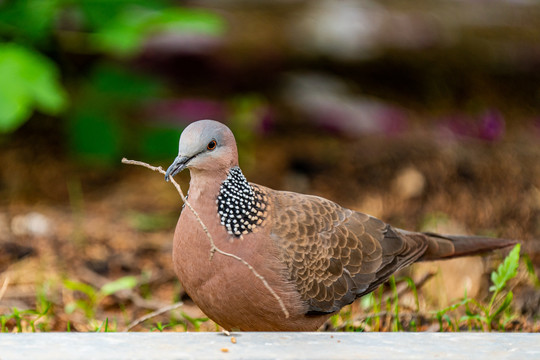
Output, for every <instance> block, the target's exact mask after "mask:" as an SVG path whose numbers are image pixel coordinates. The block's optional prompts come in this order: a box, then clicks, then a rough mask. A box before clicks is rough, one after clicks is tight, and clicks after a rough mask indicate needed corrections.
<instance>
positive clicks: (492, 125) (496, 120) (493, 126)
mask: <svg viewBox="0 0 540 360" xmlns="http://www.w3.org/2000/svg"><path fill="white" fill-rule="evenodd" d="M505 127H506V126H505V121H504V117H503V116H502V114H501V113H500V112H499V111H497V110H488V111H486V112H485V113H484V114H483V115H482V116H481V118H480V121H479V123H478V128H477V136H478V138H480V139H482V140H487V141H495V140H499V139H501V138H502V137H503V136H504V132H505Z"/></svg>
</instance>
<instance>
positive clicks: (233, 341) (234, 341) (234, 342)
mask: <svg viewBox="0 0 540 360" xmlns="http://www.w3.org/2000/svg"><path fill="white" fill-rule="evenodd" d="M231 342H232V343H233V344H236V338H235V337H234V336H233V337H232V338H231Z"/></svg>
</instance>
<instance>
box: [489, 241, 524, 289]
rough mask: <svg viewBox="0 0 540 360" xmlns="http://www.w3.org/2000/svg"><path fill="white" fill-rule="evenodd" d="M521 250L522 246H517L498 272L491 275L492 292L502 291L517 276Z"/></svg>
mask: <svg viewBox="0 0 540 360" xmlns="http://www.w3.org/2000/svg"><path fill="white" fill-rule="evenodd" d="M520 249H521V245H520V244H516V246H514V248H513V249H512V251H510V253H509V254H508V256H507V257H506V258H505V259H504V261H503V262H502V263H501V264H500V265H499V267H498V268H497V270H496V271H494V272H492V273H491V281H492V282H493V286H491V287H490V288H489V290H490V291H501V290H502V289H503V288H504V287H505V286H506V283H507V282H508V280H510V279H512V278H514V277H515V276H516V275H517V268H518V265H519V251H520Z"/></svg>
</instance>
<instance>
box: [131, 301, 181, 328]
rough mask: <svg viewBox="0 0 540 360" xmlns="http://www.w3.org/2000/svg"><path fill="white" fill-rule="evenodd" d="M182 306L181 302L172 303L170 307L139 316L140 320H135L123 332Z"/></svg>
mask: <svg viewBox="0 0 540 360" xmlns="http://www.w3.org/2000/svg"><path fill="white" fill-rule="evenodd" d="M182 305H184V303H183V302H181V301H180V302H177V303H174V304H172V305H168V306H165V307H162V308H161V309H158V310H156V311H152V312H151V313H149V314H146V315H144V316H141V317H140V318H138V319H135V320H133V321H132V322H131V323H130V324H129V325H128V326H127V327H126V330H125V331H129V330H131V329H133V328H134V327H135V326H137V325H139V324H142V323H143V322H145V321H146V320H148V319H151V318H153V317H154V316H158V315H161V314H163V313H166V312H168V311H172V310H174V309H178V308H179V307H180V306H182Z"/></svg>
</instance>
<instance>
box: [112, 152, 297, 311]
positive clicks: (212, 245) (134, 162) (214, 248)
mask: <svg viewBox="0 0 540 360" xmlns="http://www.w3.org/2000/svg"><path fill="white" fill-rule="evenodd" d="M122 163H124V164H130V165H139V166H143V167H145V168H148V169H150V170H153V171H157V172H159V173H162V174H163V175H165V171H164V170H163V169H162V168H161V166H152V165H149V164H147V163H145V162H142V161H137V160H128V159H126V158H123V159H122ZM170 179H171V182H172V184H173V185H174V187H175V188H176V190H177V191H178V193H179V194H180V197H181V198H182V201H183V202H184V204H186V206H187V207H188V208H189V210H191V212H192V213H193V215H195V218H197V221H198V222H199V224H200V225H201V227H202V229H203V231H204V232H205V233H206V236H207V237H208V241H210V259H212V256H213V255H214V253H216V252H217V253H218V254H221V255H224V256H228V257H231V258H233V259H235V260H238V261H240V262H241V263H242V264H244V265H245V266H247V267H248V269H249V270H251V272H252V273H253V275H255V276H256V277H257V278H258V279H259V280H261V282H262V283H263V285H264V286H265V287H266V288H267V289H268V291H269V292H270V293H271V294H272V296H273V297H274V298H276V300H277V301H278V303H279V306H281V310H282V311H283V313H284V314H285V317H286V318H288V317H289V311H288V310H287V308H286V307H285V304H283V300H281V298H280V297H279V295H278V294H277V293H276V292H275V291H274V289H272V287H271V286H270V285H269V284H268V282H267V281H266V279H265V278H264V277H263V276H262V275H261V274H259V273H258V272H257V270H255V269H254V268H253V266H251V265H250V264H249V263H248V262H247V261H246V260H244V259H242V258H241V257H239V256H237V255H234V254H231V253H228V252H225V251H223V250H221V249H220V248H218V247H217V246H216V244H215V243H214V239H213V238H212V235H210V232H209V231H208V228H207V227H206V225H204V223H203V221H202V220H201V218H200V217H199V214H198V213H197V212H196V211H195V209H194V208H193V207H192V206H191V204H190V203H189V202H188V201H187V200H186V197H185V196H184V193H183V192H182V188H181V187H180V185H178V183H177V182H176V181H175V180H174V178H172V177H170Z"/></svg>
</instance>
